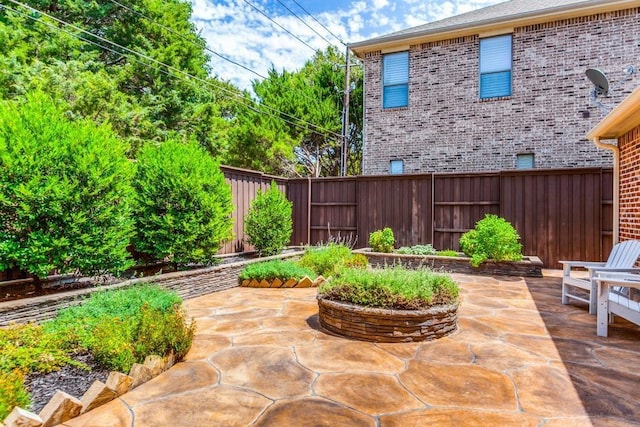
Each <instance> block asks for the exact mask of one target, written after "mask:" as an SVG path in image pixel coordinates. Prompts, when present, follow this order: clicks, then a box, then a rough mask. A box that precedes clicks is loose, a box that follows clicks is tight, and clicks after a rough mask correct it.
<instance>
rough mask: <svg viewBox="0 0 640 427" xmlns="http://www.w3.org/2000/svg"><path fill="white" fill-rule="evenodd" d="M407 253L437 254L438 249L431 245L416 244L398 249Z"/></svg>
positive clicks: (401, 252) (398, 251)
mask: <svg viewBox="0 0 640 427" xmlns="http://www.w3.org/2000/svg"><path fill="white" fill-rule="evenodd" d="M396 252H397V253H399V254H406V255H435V254H436V250H435V249H434V248H433V246H431V245H415V246H411V247H406V246H403V247H401V248H400V249H398V250H397V251H396Z"/></svg>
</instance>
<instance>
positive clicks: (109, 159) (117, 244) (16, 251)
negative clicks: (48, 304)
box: [0, 92, 133, 278]
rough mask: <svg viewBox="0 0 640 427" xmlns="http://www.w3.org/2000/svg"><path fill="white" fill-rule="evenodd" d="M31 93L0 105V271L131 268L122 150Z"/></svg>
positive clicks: (127, 167) (107, 135) (99, 129)
mask: <svg viewBox="0 0 640 427" xmlns="http://www.w3.org/2000/svg"><path fill="white" fill-rule="evenodd" d="M66 112H67V110H66V109H65V105H64V104H62V103H59V102H54V101H53V100H52V99H51V98H50V97H48V96H47V95H45V94H43V93H40V92H36V93H34V94H30V95H28V96H27V97H26V99H25V100H24V101H22V102H17V101H4V102H1V103H0V247H1V248H3V249H7V250H6V251H5V250H3V251H0V266H3V267H4V268H11V267H18V268H19V269H21V270H23V271H27V272H29V273H31V274H33V275H35V276H37V277H40V278H43V277H45V276H47V274H48V273H50V272H51V271H52V270H54V269H55V270H58V271H60V272H67V271H75V270H79V271H81V272H82V273H85V274H100V273H104V272H108V271H109V272H116V273H117V272H119V271H122V270H124V269H125V268H127V267H128V266H129V265H131V262H130V261H129V259H128V253H127V251H126V247H127V244H128V240H129V236H130V235H131V233H132V225H133V224H132V220H131V218H130V197H131V185H130V179H131V176H132V171H133V168H132V166H131V164H130V162H129V161H128V160H127V158H126V157H125V152H126V150H127V146H126V145H125V144H123V143H122V142H121V141H120V140H119V139H118V138H116V137H115V136H114V134H113V133H112V131H111V130H110V128H109V127H107V126H96V125H95V124H93V122H91V121H88V120H77V121H72V120H69V119H68V118H67V117H66Z"/></svg>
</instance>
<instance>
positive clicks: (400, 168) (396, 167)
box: [389, 159, 404, 175]
mask: <svg viewBox="0 0 640 427" xmlns="http://www.w3.org/2000/svg"><path fill="white" fill-rule="evenodd" d="M389 173H390V174H391V175H400V174H403V173H404V160H402V159H394V160H391V161H390V162H389Z"/></svg>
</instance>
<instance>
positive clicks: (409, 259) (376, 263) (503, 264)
mask: <svg viewBox="0 0 640 427" xmlns="http://www.w3.org/2000/svg"><path fill="white" fill-rule="evenodd" d="M354 253H360V254H363V255H364V256H366V257H367V259H368V260H369V264H370V265H371V266H373V267H384V266H391V265H403V266H405V267H408V268H414V269H415V268H419V267H429V268H431V269H433V270H444V271H447V272H451V273H462V274H482V275H489V276H519V277H542V267H543V264H542V261H541V260H540V258H538V257H536V256H525V257H524V258H523V259H522V261H500V262H495V261H486V262H483V263H482V264H480V266H478V267H473V266H472V265H471V262H470V261H471V258H468V257H465V256H458V257H449V256H439V255H407V254H397V253H382V252H371V250H370V249H359V250H356V251H354Z"/></svg>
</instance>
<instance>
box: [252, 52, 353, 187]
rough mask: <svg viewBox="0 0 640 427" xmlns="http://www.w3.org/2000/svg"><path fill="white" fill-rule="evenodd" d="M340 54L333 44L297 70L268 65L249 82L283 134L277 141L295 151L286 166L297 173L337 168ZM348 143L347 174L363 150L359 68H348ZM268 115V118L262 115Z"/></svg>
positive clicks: (330, 172)
mask: <svg viewBox="0 0 640 427" xmlns="http://www.w3.org/2000/svg"><path fill="white" fill-rule="evenodd" d="M344 63H345V58H344V55H342V54H341V53H339V52H338V51H337V50H336V49H335V48H332V47H329V48H327V49H326V50H325V51H318V52H316V54H315V55H314V56H313V58H311V59H310V60H309V61H307V62H306V63H305V65H304V66H303V67H302V68H301V69H300V70H299V71H297V72H289V71H286V70H283V71H282V72H279V71H277V70H275V69H272V70H271V71H270V72H269V75H268V77H267V78H266V79H265V80H262V81H256V82H254V84H253V90H254V92H255V93H256V95H257V97H258V100H257V102H258V106H259V107H260V108H262V109H265V108H273V109H275V110H277V111H279V113H278V117H277V118H273V117H272V118H271V119H270V120H271V121H276V122H278V125H271V126H273V127H280V128H283V129H285V130H286V133H284V134H283V133H279V134H277V135H275V137H276V138H277V140H276V143H277V144H280V145H282V146H287V145H291V144H293V145H292V146H291V148H292V150H293V152H294V154H295V157H294V162H293V163H291V162H290V163H289V164H288V170H289V171H290V172H292V173H295V174H298V175H309V176H335V175H338V174H339V173H340V155H341V143H342V141H341V131H342V109H343V106H344V86H345V84H344V79H345V72H344V67H343V65H344ZM351 76H352V78H351V81H352V82H353V90H352V92H351V102H350V113H349V117H350V120H349V122H350V126H349V130H348V133H347V134H348V145H349V153H350V156H351V158H350V162H349V173H351V174H357V173H359V171H360V165H361V151H362V70H361V69H359V68H354V69H352V73H351ZM265 120H267V119H265Z"/></svg>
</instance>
